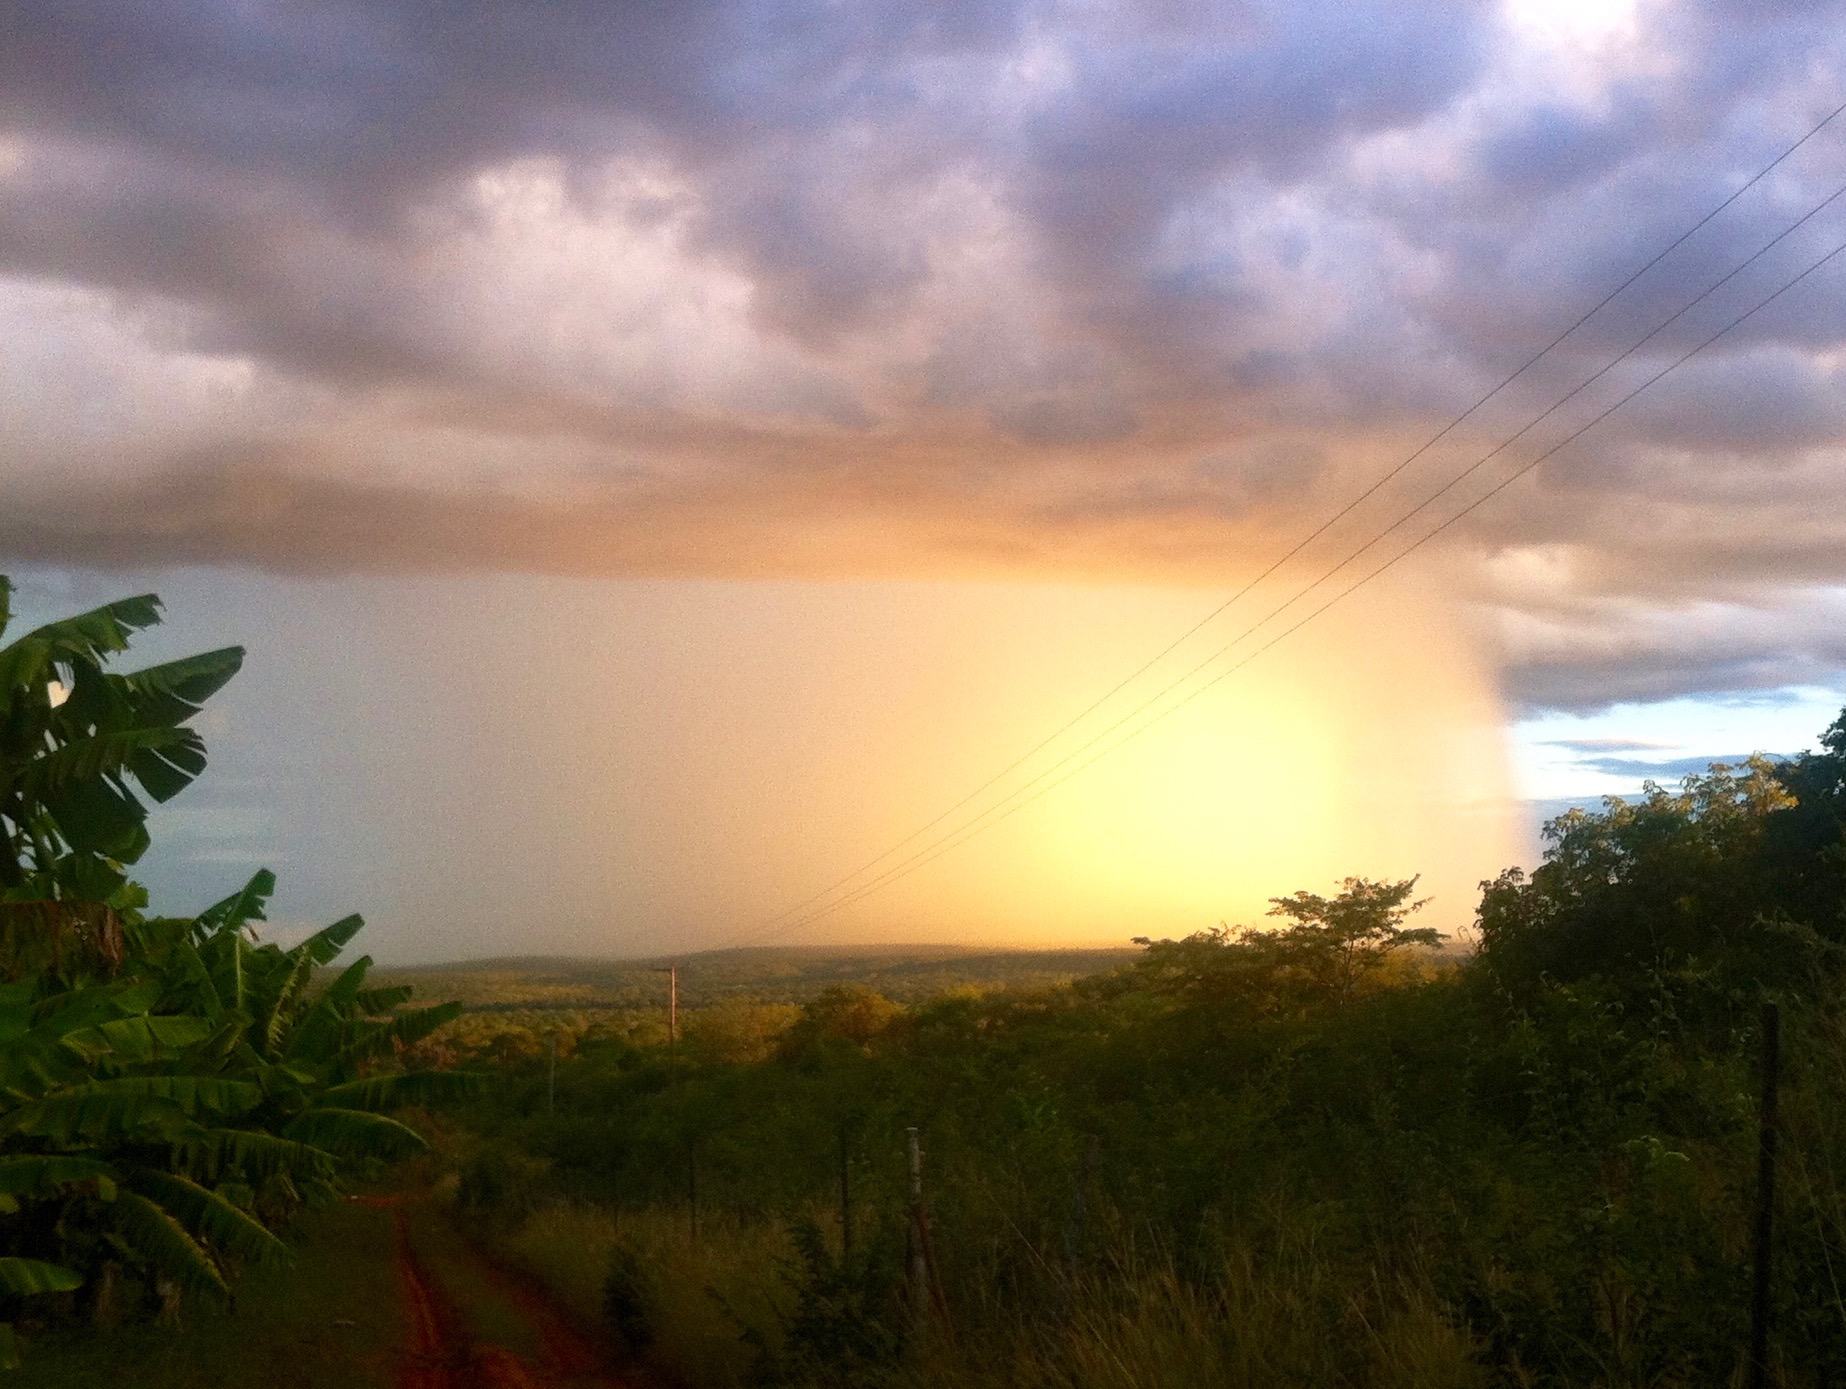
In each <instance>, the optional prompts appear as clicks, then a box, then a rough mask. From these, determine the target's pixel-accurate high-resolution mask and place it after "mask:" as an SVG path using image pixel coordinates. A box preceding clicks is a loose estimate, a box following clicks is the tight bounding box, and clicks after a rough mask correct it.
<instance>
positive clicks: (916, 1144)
mask: <svg viewBox="0 0 1846 1389" xmlns="http://www.w3.org/2000/svg"><path fill="white" fill-rule="evenodd" d="M904 1139H905V1144H906V1147H907V1149H908V1154H909V1159H910V1224H909V1235H910V1238H909V1241H908V1243H909V1245H910V1260H909V1263H910V1305H911V1309H912V1311H913V1312H915V1314H916V1317H917V1320H918V1321H921V1320H922V1319H923V1314H924V1311H925V1309H926V1308H928V1306H929V1262H928V1260H927V1259H926V1258H925V1256H924V1253H923V1145H922V1143H921V1142H920V1141H919V1140H918V1138H917V1130H916V1127H915V1125H912V1126H911V1127H909V1128H907V1129H905V1130H904Z"/></svg>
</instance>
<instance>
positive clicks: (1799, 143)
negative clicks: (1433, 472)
mask: <svg viewBox="0 0 1846 1389" xmlns="http://www.w3.org/2000/svg"><path fill="white" fill-rule="evenodd" d="M1843 112H1846V102H1842V103H1841V104H1840V105H1838V106H1836V107H1834V108H1833V109H1832V110H1831V111H1829V112H1828V113H1827V114H1826V115H1825V116H1823V117H1821V119H1820V120H1818V121H1817V122H1815V123H1814V124H1813V125H1812V126H1810V127H1809V128H1808V130H1807V131H1806V133H1804V134H1803V135H1802V136H1801V137H1800V138H1799V139H1797V140H1796V141H1794V143H1792V144H1790V145H1788V146H1787V147H1786V148H1784V149H1783V150H1782V152H1781V153H1779V154H1778V155H1776V157H1775V158H1774V159H1772V160H1770V161H1769V162H1768V163H1767V164H1765V165H1763V166H1762V167H1761V168H1760V169H1758V170H1757V171H1756V172H1755V173H1754V174H1752V175H1751V176H1750V177H1749V178H1748V179H1746V180H1745V181H1744V182H1743V183H1742V184H1740V185H1739V186H1738V187H1737V188H1736V189H1734V190H1733V191H1732V192H1731V193H1730V194H1729V195H1728V196H1727V197H1725V198H1724V200H1723V201H1722V202H1720V203H1718V204H1717V205H1716V206H1715V207H1713V208H1712V209H1711V210H1710V211H1709V212H1707V213H1705V215H1704V216H1702V217H1700V218H1699V220H1698V221H1696V222H1694V223H1693V224H1692V225H1691V226H1690V227H1688V228H1686V230H1685V231H1683V232H1681V233H1680V234H1679V235H1678V236H1677V237H1675V238H1674V239H1673V240H1672V241H1671V242H1669V243H1668V244H1667V245H1666V246H1664V247H1663V248H1661V249H1660V250H1659V251H1658V252H1656V253H1655V254H1654V255H1653V256H1652V257H1651V258H1650V259H1648V260H1647V261H1646V262H1645V263H1644V264H1642V265H1641V266H1640V267H1639V268H1637V269H1636V270H1634V271H1633V272H1632V273H1631V274H1630V275H1629V276H1628V277H1627V278H1626V279H1624V280H1623V281H1622V282H1621V283H1620V284H1618V285H1616V286H1615V288H1613V289H1611V290H1610V291H1609V292H1608V293H1607V294H1605V295H1603V297H1602V298H1601V299H1599V300H1597V301H1596V303H1595V304H1593V305H1591V306H1590V308H1588V309H1587V310H1585V311H1584V312H1583V313H1582V314H1581V315H1579V316H1578V317H1577V318H1576V319H1575V320H1574V321H1573V322H1571V323H1570V325H1569V326H1567V327H1566V328H1565V329H1564V330H1563V331H1562V332H1560V333H1559V334H1558V335H1557V336H1556V337H1554V338H1552V339H1551V340H1550V341H1549V342H1547V343H1546V344H1545V345H1544V346H1543V347H1541V348H1539V349H1538V350H1537V351H1536V352H1534V353H1532V355H1531V356H1529V357H1527V358H1526V359H1525V360H1524V361H1523V362H1521V363H1520V364H1519V365H1518V366H1517V367H1515V368H1514V369H1513V370H1512V371H1511V372H1509V373H1508V374H1507V375H1506V376H1504V377H1502V378H1501V379H1500V381H1499V382H1498V383H1497V384H1495V385H1494V386H1493V387H1491V388H1490V389H1489V390H1488V391H1487V392H1486V393H1484V394H1483V395H1481V396H1480V397H1478V398H1477V399H1476V400H1475V401H1474V402H1473V403H1472V404H1471V405H1469V406H1468V408H1467V409H1465V410H1463V411H1462V412H1461V413H1460V414H1458V415H1456V416H1455V417H1453V418H1452V419H1450V420H1449V421H1448V422H1447V423H1446V424H1444V425H1443V426H1442V427H1441V428H1440V429H1438V430H1437V431H1436V432H1435V433H1434V434H1432V435H1430V437H1429V438H1427V439H1425V440H1424V441H1423V442H1422V443H1421V444H1419V445H1418V446H1417V447H1416V448H1415V449H1414V450H1412V451H1411V452H1410V453H1409V454H1408V455H1406V456H1405V457H1404V458H1403V459H1402V460H1401V461H1400V462H1398V463H1397V464H1395V465H1394V466H1393V467H1392V468H1390V469H1389V470H1388V471H1386V472H1385V473H1383V474H1381V475H1380V476H1379V477H1378V478H1377V479H1375V480H1374V481H1373V482H1372V483H1371V484H1370V485H1369V486H1367V487H1366V488H1365V489H1364V490H1363V491H1362V492H1360V493H1358V494H1357V495H1356V496H1354V497H1353V498H1352V499H1351V500H1349V501H1348V502H1347V503H1346V504H1345V505H1344V506H1342V507H1341V508H1340V509H1339V510H1338V511H1335V512H1333V513H1332V514H1331V515H1329V516H1328V517H1326V519H1324V520H1323V521H1321V522H1320V524H1319V525H1317V526H1316V527H1315V528H1314V529H1313V530H1311V531H1309V532H1308V533H1307V534H1306V535H1304V536H1303V537H1302V538H1301V539H1300V540H1298V541H1297V542H1296V543H1295V544H1294V545H1293V546H1292V547H1291V548H1290V549H1289V550H1288V551H1286V552H1285V553H1284V554H1282V555H1280V556H1278V557H1277V558H1276V559H1275V560H1274V561H1272V562H1271V563H1270V564H1269V565H1268V567H1267V568H1265V569H1264V570H1263V571H1262V572H1261V573H1259V574H1257V575H1256V576H1255V577H1254V578H1252V579H1250V580H1249V581H1247V582H1246V583H1244V584H1243V585H1242V586H1241V587H1240V588H1238V589H1237V590H1236V591H1234V592H1233V593H1232V594H1231V595H1230V596H1229V597H1228V598H1226V599H1225V600H1224V601H1223V602H1221V603H1219V604H1218V606H1217V607H1215V608H1213V609H1212V610H1211V611H1210V612H1208V613H1206V614H1205V615H1204V616H1203V617H1201V618H1200V619H1199V620H1198V621H1197V622H1195V623H1193V624H1192V626H1190V627H1188V628H1187V629H1186V630H1185V631H1184V632H1182V633H1180V635H1179V636H1177V637H1175V638H1174V639H1173V640H1172V641H1171V642H1169V643H1168V644H1167V645H1166V646H1164V647H1162V648H1161V649H1160V650H1159V651H1157V652H1155V653H1154V655H1153V656H1151V657H1149V658H1148V659H1147V660H1146V661H1145V662H1144V663H1143V664H1141V665H1140V666H1138V667H1136V668H1135V669H1134V670H1133V671H1131V672H1130V673H1129V674H1128V675H1126V676H1124V677H1122V679H1121V680H1119V681H1117V682H1116V683H1115V684H1114V685H1112V686H1110V687H1109V688H1108V689H1107V690H1105V691H1104V692H1103V693H1102V694H1101V695H1099V696H1097V697H1096V699H1095V700H1093V701H1092V702H1091V703H1090V704H1088V705H1086V706H1085V707H1084V708H1083V709H1082V710H1080V711H1079V712H1077V713H1076V714H1074V715H1072V716H1071V717H1070V718H1069V719H1067V720H1066V721H1065V722H1064V723H1062V724H1060V725H1059V726H1058V727H1057V728H1055V729H1053V730H1052V731H1051V732H1050V733H1048V734H1046V735H1045V736H1044V737H1043V738H1042V739H1040V740H1039V741H1038V742H1037V743H1034V744H1033V745H1032V746H1031V747H1030V748H1028V749H1027V750H1026V751H1025V752H1023V753H1021V754H1020V755H1019V756H1018V757H1017V758H1015V759H1014V760H1013V761H1011V762H1009V763H1008V764H1007V765H1006V766H1004V767H1002V768H1001V769H1000V770H999V771H998V772H995V773H994V774H993V775H992V776H991V777H989V778H988V779H987V780H986V781H984V782H982V783H981V784H980V785H979V786H976V787H975V788H974V789H973V790H972V791H970V792H968V794H967V795H965V796H963V797H962V798H961V799H960V800H958V801H956V802H955V803H954V804H953V805H950V806H949V807H947V808H946V809H945V810H943V811H942V812H941V813H939V814H938V815H936V817H935V818H934V819H931V820H929V821H927V822H925V823H924V824H922V825H919V826H918V827H917V828H916V829H914V830H912V831H911V832H910V833H909V834H907V835H905V836H904V838H902V839H900V840H898V841H897V842H896V843H895V844H893V845H892V846H891V847H890V848H888V849H886V850H885V851H884V852H882V853H880V854H878V855H876V856H875V857H873V858H870V859H867V860H866V861H865V862H864V863H862V864H860V865H859V866H858V867H857V868H855V869H853V870H852V871H851V872H850V873H847V874H846V875H845V876H843V877H841V878H838V879H836V880H835V881H833V882H832V883H829V884H828V885H827V886H826V887H823V888H821V889H819V890H818V891H816V892H814V893H812V894H810V895H809V896H807V897H804V898H802V899H801V900H800V901H798V902H796V903H794V904H792V905H791V906H788V907H785V908H784V909H783V910H782V911H780V912H778V913H776V914H775V915H774V916H772V917H769V918H767V919H766V920H765V921H764V922H762V923H761V925H762V926H763V927H769V926H774V925H775V924H777V923H778V922H781V921H783V920H785V919H786V918H788V917H792V916H795V915H797V914H799V913H800V912H801V911H803V910H804V909H805V908H807V907H809V906H811V905H813V904H815V903H817V902H819V901H820V900H822V899H823V898H825V897H827V896H829V895H831V894H832V893H833V892H835V891H837V890H838V889H840V888H842V887H844V886H846V885H847V884H848V883H850V882H852V881H853V880H854V879H855V878H858V877H859V876H861V875H862V874H864V873H866V872H868V871H869V870H870V869H872V868H875V867H877V866H878V865H879V864H880V863H883V862H884V861H885V860H886V859H888V858H890V857H891V856H892V855H893V854H896V853H898V852H899V851H900V850H902V849H904V848H905V847H907V846H908V845H910V844H913V843H915V842H916V841H917V840H918V839H921V838H922V837H923V836H924V835H925V834H927V833H929V831H931V830H932V829H934V828H935V827H936V826H937V825H940V824H941V823H942V822H943V821H944V820H947V819H949V818H950V817H951V816H953V815H954V814H955V812H956V811H958V810H960V809H962V808H963V807H964V806H966V805H968V804H969V803H970V802H971V801H974V800H975V799H977V798H978V797H980V796H981V795H982V794H983V793H984V792H986V791H989V790H991V789H992V788H993V787H994V786H996V785H998V784H999V783H1000V782H1001V781H1004V780H1005V779H1006V778H1007V777H1008V776H1010V775H1011V774H1012V773H1013V772H1016V771H1018V770H1019V768H1021V767H1022V766H1024V765H1025V764H1026V763H1028V762H1030V761H1031V760H1032V759H1033V758H1034V757H1036V756H1038V754H1039V753H1041V752H1043V751H1044V750H1045V749H1046V748H1048V747H1050V746H1051V745H1052V744H1053V743H1055V742H1056V741H1057V740H1058V739H1059V738H1062V737H1063V736H1064V735H1065V734H1066V733H1069V732H1070V731H1071V730H1072V729H1073V728H1075V727H1077V725H1079V724H1081V723H1082V722H1083V721H1084V720H1085V719H1087V718H1088V717H1089V716H1090V715H1091V714H1093V713H1095V712H1096V711H1097V710H1098V709H1100V708H1102V707H1103V705H1105V704H1107V703H1108V702H1109V701H1110V700H1112V699H1114V698H1115V696H1116V695H1118V694H1120V693H1121V692H1122V691H1123V690H1125V689H1127V688H1128V687H1129V686H1130V685H1132V684H1133V683H1134V682H1135V681H1137V680H1139V679H1140V678H1141V677H1142V676H1143V675H1146V674H1147V673H1148V672H1149V671H1150V670H1152V669H1153V668H1154V667H1155V666H1157V665H1159V664H1160V662H1162V661H1163V660H1165V659H1166V658H1167V657H1168V656H1170V655H1172V654H1173V652H1175V651H1177V650H1178V649H1179V648H1180V647H1181V646H1183V645H1184V644H1185V643H1186V642H1187V641H1189V640H1190V639H1191V638H1192V637H1193V636H1195V635H1196V634H1197V633H1198V632H1199V631H1200V630H1201V629H1202V628H1204V627H1206V626H1208V625H1209V624H1210V623H1211V622H1213V621H1214V620H1216V619H1217V618H1218V617H1220V616H1221V615H1222V614H1223V613H1225V612H1226V611H1227V610H1228V609H1230V608H1231V606H1232V605H1234V604H1235V603H1237V602H1238V601H1239V600H1240V599H1242V598H1244V597H1245V596H1247V595H1248V594H1249V593H1250V592H1251V591H1252V590H1253V589H1255V588H1256V587H1257V585H1259V584H1261V583H1262V582H1263V581H1264V580H1265V579H1268V578H1269V577H1270V576H1271V575H1273V574H1274V573H1275V572H1276V571H1277V570H1278V569H1280V568H1281V567H1282V566H1283V565H1285V564H1287V563H1288V562H1289V561H1290V560H1292V559H1294V558H1295V557H1296V556H1297V555H1299V554H1300V553H1301V552H1302V551H1303V550H1305V549H1306V548H1307V547H1308V546H1309V545H1311V544H1313V542H1314V541H1316V540H1318V539H1319V538H1320V537H1321V536H1322V535H1324V534H1326V532H1327V531H1328V530H1330V529H1331V528H1332V527H1333V526H1335V525H1337V524H1338V523H1339V522H1340V521H1342V520H1344V519H1345V518H1346V517H1347V516H1349V515H1350V514H1351V513H1352V512H1353V511H1354V510H1355V509H1357V508H1358V507H1359V506H1361V505H1363V504H1364V503H1365V502H1366V501H1368V500H1369V499H1370V498H1371V497H1372V496H1374V495H1375V494H1376V493H1377V492H1378V490H1379V489H1380V488H1382V487H1384V486H1386V485H1387V484H1389V483H1390V482H1391V481H1392V480H1394V479H1395V478H1397V477H1398V476H1400V475H1401V474H1402V473H1403V472H1404V470H1405V469H1406V468H1408V467H1410V465H1411V464H1413V463H1415V462H1416V461H1417V460H1418V459H1419V458H1421V457H1422V456H1423V455H1424V454H1426V453H1428V452H1429V450H1430V449H1432V448H1434V447H1435V446H1436V445H1437V444H1438V443H1440V442H1441V441H1442V440H1443V439H1444V438H1446V437H1447V436H1448V435H1449V434H1450V433H1451V432H1453V431H1454V430H1455V429H1456V428H1457V427H1458V426H1459V425H1461V424H1463V423H1465V422H1466V421H1467V420H1468V419H1469V418H1471V417H1472V416H1473V415H1474V414H1475V413H1476V412H1477V411H1479V410H1480V409H1481V408H1482V407H1483V406H1485V405H1487V404H1488V403H1489V402H1490V401H1492V400H1493V399H1494V397H1496V396H1498V395H1499V394H1500V392H1501V391H1503V390H1505V389H1506V388H1507V387H1508V386H1510V385H1512V383H1513V382H1514V381H1516V380H1518V379H1519V378H1520V377H1521V376H1523V375H1524V374H1525V373H1526V372H1527V371H1529V370H1530V369H1531V368H1532V367H1533V366H1535V365H1537V363H1538V362H1539V361H1540V360H1542V359H1543V358H1544V357H1546V356H1547V355H1549V354H1550V353H1551V352H1552V350H1553V349H1555V348H1557V347H1558V346H1559V345H1560V344H1562V343H1563V342H1564V340H1565V339H1566V338H1568V337H1570V336H1571V335H1572V334H1573V333H1575V332H1576V331H1577V330H1578V329H1579V328H1581V327H1583V326H1584V325H1585V324H1586V323H1588V322H1589V321H1590V320H1591V319H1592V318H1594V317H1595V316H1596V315H1597V314H1598V313H1600V312H1601V311H1602V310H1603V309H1604V308H1606V307H1607V306H1608V305H1609V304H1610V303H1611V302H1613V301H1614V300H1615V299H1616V298H1617V297H1618V296H1619V295H1621V293H1622V292H1623V291H1624V290H1626V289H1628V288H1629V286H1631V285H1633V284H1634V283H1635V282H1636V281H1637V280H1639V279H1640V278H1641V277H1642V276H1643V275H1645V274H1647V272H1648V271H1650V270H1652V269H1653V268H1654V267H1655V266H1656V265H1658V264H1660V262H1661V261H1663V260H1665V259H1666V258H1667V257H1668V256H1670V255H1671V254H1672V253H1673V252H1674V251H1676V250H1678V249H1679V248H1680V247H1681V246H1683V245H1685V243H1686V242H1687V241H1689V240H1690V239H1691V238H1692V237H1693V236H1695V235H1696V234H1697V233H1698V232H1699V231H1701V230H1702V229H1703V228H1704V227H1705V226H1706V225H1707V224H1709V223H1710V222H1711V221H1712V219H1713V218H1715V217H1717V216H1718V215H1719V214H1720V213H1722V212H1723V211H1724V210H1725V209H1726V208H1728V207H1730V206H1731V205H1732V204H1733V203H1735V202H1736V201H1737V200H1738V199H1739V198H1741V197H1742V196H1743V195H1744V194H1745V193H1747V192H1749V191H1750V189H1752V188H1754V187H1755V186H1756V185H1757V184H1759V183H1761V182H1762V181H1763V180H1764V179H1765V178H1767V177H1768V176H1769V175H1770V174H1771V173H1773V172H1774V171H1775V170H1776V169H1777V168H1779V167H1780V166H1781V165H1782V164H1783V163H1785V162H1786V161H1787V160H1788V159H1789V158H1790V157H1791V156H1792V155H1794V154H1795V153H1796V151H1798V150H1800V149H1801V148H1802V147H1803V146H1804V145H1806V144H1807V143H1808V141H1810V140H1812V139H1813V138H1814V137H1815V136H1816V135H1818V134H1819V133H1820V132H1821V131H1822V130H1823V129H1825V128H1826V127H1827V126H1828V125H1829V124H1831V123H1832V122H1833V121H1834V120H1835V119H1836V118H1837V117H1838V116H1839V115H1840V114H1841V113H1843ZM1818 210H1819V209H1815V211H1818ZM1809 215H1810V216H1811V215H1812V213H1810V214H1809ZM1804 220H1805V219H1804ZM1790 230H1793V228H1790ZM1784 234H1785V235H1786V233H1784ZM1739 268H1741V267H1739Z"/></svg>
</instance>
